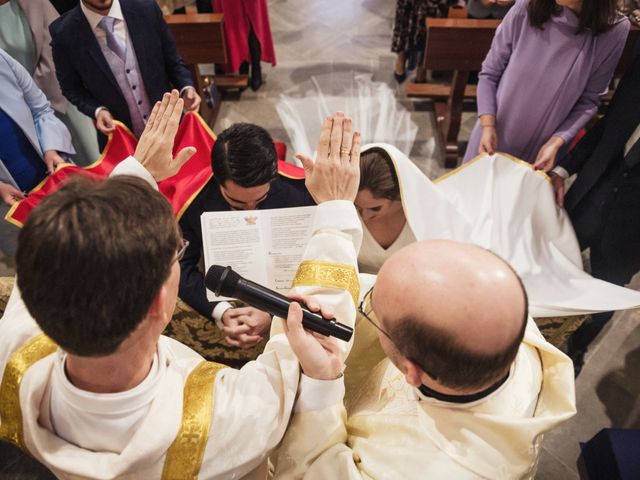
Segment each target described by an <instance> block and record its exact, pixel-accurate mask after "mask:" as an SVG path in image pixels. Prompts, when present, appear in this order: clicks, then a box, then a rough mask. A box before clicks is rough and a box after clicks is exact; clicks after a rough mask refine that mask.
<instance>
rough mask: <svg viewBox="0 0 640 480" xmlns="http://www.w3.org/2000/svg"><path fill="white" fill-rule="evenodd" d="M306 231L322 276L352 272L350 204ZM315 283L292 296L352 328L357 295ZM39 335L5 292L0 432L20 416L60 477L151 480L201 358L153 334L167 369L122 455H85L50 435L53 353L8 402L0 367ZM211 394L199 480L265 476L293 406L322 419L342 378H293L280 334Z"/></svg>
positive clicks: (356, 225) (336, 399)
mask: <svg viewBox="0 0 640 480" xmlns="http://www.w3.org/2000/svg"><path fill="white" fill-rule="evenodd" d="M131 163H132V162H131V161H126V162H123V164H122V165H123V166H122V167H120V168H119V169H118V171H117V172H116V173H135V171H136V169H138V170H139V169H140V168H141V167H140V166H139V165H137V166H136V165H135V160H133V165H131ZM127 167H131V168H129V169H127ZM314 227H315V228H314V231H315V232H316V233H315V234H314V236H313V237H312V239H311V241H310V243H309V245H308V248H307V250H306V252H305V255H304V260H306V261H308V262H317V261H320V262H326V263H323V264H322V265H323V267H322V268H325V273H326V271H327V269H330V268H331V267H332V265H335V264H340V265H343V266H346V267H349V268H353V273H354V275H355V274H356V272H357V270H356V268H355V266H356V257H357V250H358V248H359V246H360V241H361V235H362V232H361V228H360V222H359V220H358V217H357V214H356V211H355V208H354V206H353V204H351V203H349V202H341V201H337V202H327V203H324V204H322V205H320V206H318V210H317V213H316V218H315V225H314ZM355 278H356V281H355V285H356V289H357V277H355ZM314 280H315V279H314V278H306V281H300V282H298V286H296V287H295V288H294V289H293V290H294V292H295V293H296V294H298V295H313V296H314V297H316V298H317V299H318V301H319V302H320V303H321V304H323V305H329V306H331V307H332V308H333V309H334V311H335V312H336V316H337V318H339V319H340V321H341V322H343V323H346V324H348V325H353V324H354V320H355V308H354V295H355V297H356V298H357V295H358V293H357V291H355V292H353V291H352V292H350V291H347V290H344V289H342V288H340V287H336V285H333V286H331V285H328V284H324V283H321V284H320V286H318V284H317V283H314ZM40 334H41V331H40V329H39V327H38V326H37V324H36V322H35V321H34V320H33V318H32V317H31V316H30V315H29V313H28V311H27V309H26V307H25V305H24V303H23V302H22V300H21V298H20V295H19V291H18V290H17V288H16V289H14V292H13V293H12V295H11V298H10V301H9V303H8V305H7V308H6V310H5V314H4V316H3V317H2V319H0V374H2V384H1V385H0V395H3V397H2V398H0V431H2V427H7V425H9V424H10V423H11V422H12V421H19V419H20V416H21V418H22V422H21V430H22V436H23V444H24V447H25V448H26V449H27V450H28V451H29V452H30V453H31V455H33V456H34V457H35V458H36V459H37V460H39V461H40V462H42V463H44V464H45V465H47V466H48V468H50V469H51V470H52V471H53V472H54V473H55V474H56V475H57V476H58V477H60V478H74V479H75V478H95V479H106V478H160V477H161V475H162V472H163V465H164V462H165V457H166V453H167V450H168V448H169V447H170V445H171V444H172V442H173V441H174V439H175V438H176V434H177V433H178V430H179V428H180V427H181V422H182V415H183V408H182V407H183V390H184V385H185V382H186V380H187V377H188V375H189V374H190V373H191V372H192V371H193V370H194V368H195V367H196V366H197V365H198V364H200V362H202V358H201V357H200V356H199V355H198V354H197V353H196V352H194V351H192V350H190V349H189V348H187V347H185V346H184V345H182V344H180V343H179V342H176V341H175V340H172V339H169V338H166V337H160V340H159V342H158V356H159V358H162V359H164V361H165V362H166V372H165V375H164V378H162V380H161V391H160V393H159V394H157V395H156V396H155V397H154V400H153V401H152V403H151V407H150V410H149V413H148V415H147V416H146V418H145V419H144V421H142V422H141V423H140V424H139V426H138V429H137V431H136V432H135V433H134V435H133V436H132V437H131V439H130V440H129V442H128V443H127V445H126V446H125V447H124V449H123V450H122V451H121V452H119V453H113V452H94V451H90V450H86V449H83V448H80V447H78V446H76V445H74V444H71V443H69V442H67V441H65V440H64V439H62V438H60V437H58V436H57V435H56V433H55V432H54V431H53V428H52V425H51V421H50V394H51V392H50V390H49V388H50V380H51V376H52V369H53V368H54V366H55V362H56V358H57V355H56V354H55V351H52V352H51V353H49V354H47V355H46V356H44V357H43V358H42V359H40V360H39V361H37V362H35V363H34V364H33V365H32V366H30V367H29V368H28V369H27V370H26V373H24V376H23V377H22V379H21V381H19V382H18V387H17V388H18V392H19V394H18V402H17V405H13V404H12V402H11V388H10V387H11V383H12V382H11V378H9V377H10V376H11V375H10V374H8V373H7V372H8V369H7V368H5V367H7V363H8V362H9V361H10V359H11V358H12V356H13V355H14V353H15V352H17V351H18V350H19V349H21V347H23V346H24V345H25V344H26V343H27V342H28V341H29V340H30V339H32V338H34V337H37V336H38V335H40ZM54 348H55V347H54ZM27 353H28V352H27ZM18 363H19V362H18ZM12 365H13V364H12ZM18 366H19V365H18ZM14 383H15V382H14ZM214 392H215V393H214V398H213V412H212V415H211V422H210V431H209V437H208V441H207V442H206V446H205V449H204V456H203V459H202V465H201V468H200V471H199V478H220V479H228V478H259V479H264V478H266V477H267V471H268V462H267V456H268V455H269V453H270V452H271V451H272V450H273V449H274V448H275V447H276V445H277V444H278V443H279V442H280V440H281V439H282V437H283V435H284V432H285V429H286V427H287V425H288V423H289V420H290V416H291V412H292V409H293V408H294V402H295V409H296V411H297V412H299V413H300V414H301V415H304V414H305V413H308V412H315V411H325V414H326V415H329V416H331V415H332V414H331V412H336V411H340V409H341V408H342V396H343V393H344V387H343V383H342V379H338V380H335V381H319V380H313V379H310V378H308V377H306V376H304V375H301V372H300V368H299V365H298V361H297V359H296V357H295V356H294V354H293V352H292V351H291V348H290V347H289V344H288V342H287V340H286V337H285V336H284V335H282V334H280V335H275V336H274V337H273V338H271V339H270V341H269V342H268V344H267V346H266V348H265V352H264V353H263V354H262V355H260V357H259V358H258V359H257V360H256V361H253V362H250V363H249V364H247V365H246V366H245V367H243V368H242V369H241V370H234V369H231V368H224V369H222V370H220V371H219V373H218V374H217V376H216V378H215V383H214ZM334 414H335V413H334ZM307 428H309V429H313V428H314V426H313V425H310V426H308V427H307ZM95 434H96V435H99V434H101V432H96V433H95ZM303 444H304V445H306V447H303V446H302V445H303ZM195 446H196V445H194V448H195ZM299 447H300V448H302V449H304V450H306V451H307V454H309V455H311V456H314V455H317V452H315V450H314V448H315V439H314V438H313V437H312V436H307V437H305V438H304V439H302V441H301V442H300V446H299Z"/></svg>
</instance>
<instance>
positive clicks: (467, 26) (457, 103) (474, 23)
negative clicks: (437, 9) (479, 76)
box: [406, 18, 500, 168]
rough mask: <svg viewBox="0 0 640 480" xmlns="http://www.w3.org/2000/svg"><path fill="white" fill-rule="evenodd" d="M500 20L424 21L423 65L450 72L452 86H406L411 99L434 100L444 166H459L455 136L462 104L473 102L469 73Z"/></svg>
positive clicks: (479, 63) (476, 66)
mask: <svg viewBox="0 0 640 480" xmlns="http://www.w3.org/2000/svg"><path fill="white" fill-rule="evenodd" d="M499 24H500V20H474V19H466V18H427V45H426V47H425V56H424V64H425V66H426V68H428V69H430V70H444V71H452V72H453V78H452V81H451V85H442V84H430V83H409V84H407V87H406V92H407V95H408V96H410V97H427V98H433V99H434V101H435V107H436V118H437V122H438V127H439V130H440V132H441V134H442V139H443V142H444V145H445V153H446V156H445V166H446V167H449V168H451V167H454V166H455V165H457V163H458V133H459V132H460V122H461V120H462V102H463V100H464V99H465V98H472V99H475V97H476V87H475V85H467V82H468V80H469V73H470V72H474V71H479V70H480V68H481V66H482V61H483V60H484V58H485V57H486V56H487V52H488V51H489V48H490V47H491V41H492V40H493V34H494V32H495V29H496V28H497V26H498V25H499Z"/></svg>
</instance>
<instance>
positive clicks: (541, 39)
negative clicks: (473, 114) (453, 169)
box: [464, 0, 629, 163]
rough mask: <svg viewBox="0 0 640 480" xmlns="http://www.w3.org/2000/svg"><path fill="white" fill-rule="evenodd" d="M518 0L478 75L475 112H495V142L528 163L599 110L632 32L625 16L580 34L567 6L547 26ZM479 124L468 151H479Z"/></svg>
mask: <svg viewBox="0 0 640 480" xmlns="http://www.w3.org/2000/svg"><path fill="white" fill-rule="evenodd" d="M527 3H528V0H518V1H517V2H516V4H515V5H514V6H513V8H511V10H509V13H508V14H507V15H506V17H505V18H504V20H503V22H502V23H501V25H500V26H499V27H498V29H497V30H496V34H495V37H494V39H493V43H492V44H491V50H490V51H489V53H488V54H487V58H485V60H484V62H483V63H482V72H481V73H480V78H479V81H478V117H479V116H480V115H483V114H492V115H495V116H496V130H497V135H498V148H497V150H498V151H500V152H505V153H509V154H511V155H513V156H515V157H518V158H521V159H522V160H525V161H527V162H529V163H533V162H534V161H535V159H536V156H537V154H538V151H539V150H540V147H541V146H542V145H544V144H545V143H546V142H547V141H548V140H549V138H551V136H553V135H557V136H559V137H561V138H562V139H563V140H564V141H565V142H566V143H569V142H570V141H571V139H572V138H573V137H574V136H575V135H576V133H578V130H580V128H582V127H583V126H584V125H585V124H586V123H587V122H588V121H589V119H590V118H591V117H593V115H595V113H596V111H597V109H598V104H599V103H600V96H601V95H603V94H604V93H606V92H607V88H608V86H609V82H610V81H611V76H612V75H613V71H614V69H615V67H616V65H617V63H618V60H619V59H620V55H621V54H622V50H623V48H624V45H625V41H626V37H627V34H628V32H629V21H628V20H627V19H626V18H625V17H620V18H619V19H618V20H617V21H616V23H615V25H614V26H613V27H612V28H611V29H609V30H608V31H606V32H604V33H601V34H599V35H596V36H593V35H591V34H590V33H588V32H583V33H580V34H576V31H577V27H578V16H577V15H576V14H575V13H574V12H573V11H571V10H570V9H568V8H566V7H562V13H560V14H559V15H558V16H556V17H552V18H551V19H550V20H549V21H548V22H547V23H545V24H544V28H543V29H542V30H540V29H537V28H534V27H532V26H531V24H530V23H529V17H528V15H527ZM481 130H482V129H481V128H480V122H479V121H478V122H477V123H476V126H475V128H474V129H473V132H472V133H471V138H470V140H469V146H468V147H467V152H466V154H465V157H464V161H465V162H467V161H469V160H470V159H472V158H473V157H475V156H476V155H477V154H478V145H479V143H480V135H481Z"/></svg>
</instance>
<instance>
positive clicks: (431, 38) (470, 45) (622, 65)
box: [406, 18, 640, 168]
mask: <svg viewBox="0 0 640 480" xmlns="http://www.w3.org/2000/svg"><path fill="white" fill-rule="evenodd" d="M500 22H501V20H475V19H465V18H427V44H426V47H425V56H424V65H425V67H426V68H428V69H430V70H445V71H452V72H453V78H452V80H451V85H443V84H429V83H409V84H407V86H406V93H407V95H408V96H410V97H424V98H432V99H433V100H434V102H435V110H436V119H437V123H438V129H439V131H440V133H441V135H442V140H443V143H444V146H445V166H446V167H448V168H451V167H455V166H456V165H457V164H458V161H459V152H458V134H459V133H460V123H461V120H462V107H463V101H464V100H465V99H471V100H475V98H476V87H475V85H467V83H468V80H469V74H470V73H471V72H474V71H480V69H481V67H482V62H483V61H484V58H485V57H486V55H487V53H488V52H489V49H490V48H491V42H492V40H493V35H494V33H495V30H496V28H497V27H498V25H500ZM639 36H640V29H638V28H637V27H632V28H631V31H630V33H629V36H628V37H627V43H626V45H625V49H624V52H623V54H622V57H621V59H620V62H619V63H618V66H617V68H616V75H617V76H619V75H621V74H622V72H624V70H625V69H626V67H627V66H628V65H629V63H630V62H631V59H632V53H633V49H634V45H635V43H636V40H638V38H639ZM604 100H605V101H606V100H607V99H606V98H605V99H604Z"/></svg>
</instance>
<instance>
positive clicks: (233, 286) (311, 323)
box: [204, 265, 353, 342]
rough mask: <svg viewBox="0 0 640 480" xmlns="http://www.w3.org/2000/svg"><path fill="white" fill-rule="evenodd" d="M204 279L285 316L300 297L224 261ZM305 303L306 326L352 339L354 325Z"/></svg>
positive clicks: (218, 292)
mask: <svg viewBox="0 0 640 480" xmlns="http://www.w3.org/2000/svg"><path fill="white" fill-rule="evenodd" d="M204 283H205V285H206V286H207V288H208V289H209V290H211V291H213V292H215V294H216V295H217V296H221V295H222V296H225V297H232V298H237V299H238V300H242V301H243V302H245V303H247V304H248V305H251V306H252V307H255V308H257V309H259V310H263V311H265V312H269V313H270V314H271V315H275V316H277V317H280V318H283V319H285V320H286V318H287V314H288V313H289V305H290V304H291V302H294V301H296V300H291V299H290V298H287V297H285V296H284V295H281V294H280V293H278V292H274V291H273V290H269V289H268V288H266V287H263V286H262V285H258V284H257V283H255V282H252V281H251V280H247V279H246V278H243V277H242V276H240V275H238V273H236V272H234V271H233V270H232V269H231V267H223V266H222V265H212V266H211V267H210V268H209V270H208V271H207V275H206V277H205V280H204ZM298 303H301V302H298ZM301 306H302V326H303V327H304V328H306V329H307V330H311V331H313V332H317V333H319V334H321V335H324V336H325V337H329V336H333V337H336V338H339V339H340V340H344V341H345V342H348V341H349V339H351V336H352V335H353V328H351V327H349V326H347V325H345V324H343V323H339V322H337V321H336V320H335V319H326V318H324V317H323V316H322V315H320V314H319V313H314V312H311V311H310V310H308V309H307V308H306V306H305V305H304V304H303V303H301Z"/></svg>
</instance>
